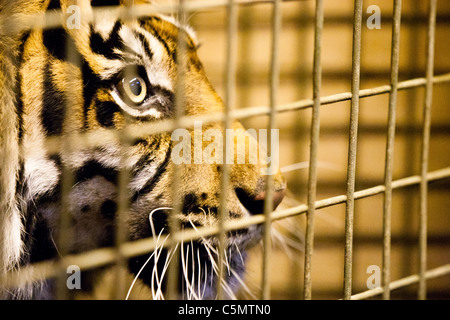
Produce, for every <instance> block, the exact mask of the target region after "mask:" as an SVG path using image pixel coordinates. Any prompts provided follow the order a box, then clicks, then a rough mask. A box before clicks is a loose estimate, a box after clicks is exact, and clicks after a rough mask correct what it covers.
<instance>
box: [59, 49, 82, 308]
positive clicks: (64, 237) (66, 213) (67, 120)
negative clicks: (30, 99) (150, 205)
mask: <svg viewBox="0 0 450 320" xmlns="http://www.w3.org/2000/svg"><path fill="white" fill-rule="evenodd" d="M64 50H65V52H66V55H67V61H66V62H65V70H66V75H65V79H64V81H65V87H66V90H68V88H69V87H70V83H71V81H73V80H72V76H73V75H71V74H70V72H71V67H72V65H75V66H77V67H78V68H79V67H80V65H81V61H80V57H79V56H78V54H77V51H76V48H75V46H74V42H72V41H70V40H68V41H66V45H65V48H64ZM64 103H65V106H64V109H63V110H64V112H63V113H64V114H63V132H62V133H63V134H62V137H61V145H60V148H61V150H60V151H61V154H62V157H63V159H62V161H61V163H62V168H61V207H60V216H59V221H58V229H57V230H58V231H57V232H58V234H57V238H56V243H57V248H58V254H59V255H60V259H59V262H58V267H59V268H60V274H59V276H58V277H57V279H56V298H57V299H58V300H67V299H70V298H71V295H70V292H69V290H68V288H67V283H66V281H67V273H66V268H67V266H66V264H65V262H64V256H66V255H67V254H69V253H70V243H71V240H72V239H73V237H74V236H75V235H74V234H72V232H71V230H72V229H71V225H72V216H71V213H70V192H71V189H72V187H73V185H74V181H75V179H74V175H73V172H72V170H71V168H70V166H71V165H72V164H71V163H70V160H69V159H70V157H71V155H70V154H71V153H73V152H75V151H74V149H73V147H72V146H73V144H74V134H73V131H72V129H71V125H70V124H71V122H72V121H73V119H74V115H75V110H74V108H75V106H76V105H77V101H74V99H73V95H71V94H70V93H69V94H66V95H65V101H64ZM64 158H66V159H64Z"/></svg>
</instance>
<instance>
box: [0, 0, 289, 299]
mask: <svg viewBox="0 0 450 320" xmlns="http://www.w3.org/2000/svg"><path fill="white" fill-rule="evenodd" d="M145 3H146V4H148V1H146V2H145ZM73 5H75V6H76V8H79V10H80V12H81V17H83V16H90V17H92V16H93V11H94V10H95V9H96V7H102V6H105V5H107V6H112V5H114V6H125V5H127V4H126V3H124V2H123V1H114V0H112V1H101V0H92V1H89V0H77V1H74V0H44V1H42V0H17V1H6V0H2V1H1V2H0V15H1V19H2V22H3V23H2V27H1V28H2V29H1V30H0V48H1V50H0V54H1V57H0V66H1V72H0V86H1V106H0V107H1V109H0V121H1V123H0V124H1V128H0V130H1V135H0V144H1V151H0V153H1V159H2V160H1V161H2V166H1V172H0V188H1V190H0V191H1V192H0V194H1V199H0V210H1V211H2V212H1V213H0V226H1V228H0V241H1V247H0V255H1V259H0V270H1V273H2V274H6V273H7V272H10V271H12V270H20V269H21V268H24V267H26V266H30V265H32V264H34V263H38V262H42V261H47V260H52V259H57V258H58V255H59V254H60V252H59V249H58V245H57V241H56V240H55V239H58V237H59V235H60V232H62V231H61V230H60V223H59V222H60V219H61V215H62V210H66V211H67V215H68V216H69V224H68V226H67V227H68V234H70V235H71V237H70V239H69V240H68V241H69V243H68V244H67V250H66V251H67V252H66V253H70V254H77V253H82V252H85V251H87V250H92V249H96V248H105V247H113V246H114V245H115V243H116V240H117V239H116V230H117V228H118V224H119V223H120V224H121V226H122V227H123V228H122V229H124V231H123V232H125V238H126V239H127V241H136V240H140V239H146V238H153V239H157V240H159V241H160V244H161V243H162V242H163V241H166V240H167V239H168V238H169V236H170V233H168V232H169V222H170V217H171V214H174V213H173V206H174V203H175V201H174V197H178V199H179V202H180V210H179V211H180V213H179V214H178V215H177V216H176V217H175V219H176V221H178V222H179V227H180V228H182V229H191V230H192V229H195V230H198V229H199V228H200V227H205V226H217V225H218V223H219V214H220V208H221V199H222V197H223V199H225V201H226V208H227V211H226V214H225V220H226V221H233V220H238V219H243V218H246V217H250V216H253V215H257V214H262V213H263V211H264V202H265V200H266V178H267V175H266V174H264V173H263V170H262V169H263V168H265V167H267V163H262V162H261V161H259V160H258V161H257V162H256V163H249V162H248V161H247V162H245V163H232V164H229V165H228V173H229V183H228V186H227V189H226V190H222V188H221V180H222V175H223V164H221V163H214V162H213V163H209V162H208V163H184V162H181V163H178V164H176V163H174V161H173V157H172V155H173V150H174V146H175V141H174V140H173V137H172V132H170V131H166V132H158V133H152V134H145V135H143V136H140V137H139V138H133V139H132V140H131V141H121V140H120V139H119V140H115V141H107V142H105V144H104V145H95V146H88V145H85V146H83V147H81V148H78V149H76V150H70V149H64V148H61V149H60V150H58V151H57V152H54V151H51V150H49V149H48V144H46V141H47V140H48V139H49V138H61V137H68V136H70V135H71V134H89V133H94V132H95V133H97V134H100V135H101V134H102V132H105V133H106V132H110V131H111V130H114V131H120V130H123V129H124V128H126V127H127V126H130V125H133V126H134V127H137V128H139V126H144V125H148V124H152V123H155V124H157V123H158V122H161V121H164V120H170V119H174V118H175V117H176V115H177V113H176V110H175V109H176V107H177V105H178V104H177V101H176V97H177V93H178V92H179V90H182V91H183V99H182V112H183V114H184V115H185V116H192V117H197V116H204V115H208V114H217V113H221V112H224V109H225V106H224V102H223V100H222V98H221V97H220V96H219V94H218V93H217V92H216V90H215V89H214V88H213V86H212V84H211V83H210V81H209V80H208V77H207V75H206V72H205V70H204V67H203V65H202V62H201V61H200V59H199V56H198V50H199V41H198V39H197V36H196V34H195V32H194V30H193V29H192V27H190V26H189V25H188V24H187V23H186V24H184V23H183V24H182V23H180V22H179V21H177V19H175V18H174V17H173V16H169V15H166V14H159V13H154V14H153V13H152V14H148V15H145V16H142V17H127V18H119V17H115V16H114V15H111V14H108V13H105V14H103V15H102V14H100V13H99V14H97V15H96V18H95V19H87V20H83V19H81V22H80V23H79V25H78V26H76V27H75V28H74V27H73V26H69V25H68V23H66V24H64V23H63V24H62V25H59V26H51V27H48V28H43V27H35V28H28V29H27V28H26V29H24V30H22V29H21V28H19V27H20V25H19V26H17V24H20V23H19V22H14V21H21V20H20V19H21V18H23V17H27V16H30V15H33V14H34V15H36V14H42V13H45V12H61V14H64V13H67V12H68V10H69V9H70V8H71V6H73ZM14 18H17V19H16V20H15V19H14ZM7 22H8V23H9V24H8V23H7ZM14 23H15V24H16V25H14ZM13 27H16V28H17V29H18V30H20V31H18V32H17V33H12V32H11V31H10V30H12V29H10V28H13ZM181 33H182V34H183V35H184V48H183V51H181V52H182V55H183V56H181V55H180V56H179V51H178V50H179V43H180V42H179V38H181V37H179V34H181ZM68 48H69V49H68ZM180 57H181V58H182V59H180ZM180 63H182V65H180ZM180 68H182V70H183V81H182V82H181V83H182V85H181V87H180V86H179V83H178V82H177V79H178V76H179V70H180ZM231 128H232V129H234V130H235V132H236V135H235V137H234V140H233V141H234V142H233V143H237V142H236V141H237V140H239V139H240V138H242V136H243V135H245V138H246V139H255V137H252V136H248V135H246V134H245V130H243V129H244V127H243V125H242V124H241V122H239V121H238V120H233V121H231ZM208 129H216V130H219V131H220V132H225V129H224V128H223V123H222V122H220V121H219V122H210V123H207V124H204V125H203V126H202V131H203V132H205V131H206V130H208ZM238 129H239V130H238ZM186 130H188V132H189V134H191V135H193V134H194V133H193V128H186ZM193 141H194V139H192V143H193ZM256 143H257V146H258V148H262V146H260V144H258V142H256ZM246 152H250V151H249V150H247V149H246ZM64 170H67V171H68V172H69V173H70V174H71V176H72V178H73V181H72V184H71V185H70V188H69V190H68V194H67V204H66V205H63V203H62V193H63V181H62V177H63V171H64ZM124 170H126V172H127V173H128V179H127V180H125V181H126V183H127V184H126V186H125V190H126V198H127V201H128V202H127V203H128V206H127V214H126V218H125V220H124V221H121V220H120V221H119V219H118V218H117V214H118V207H119V181H122V180H120V178H119V175H120V172H122V171H124ZM175 172H176V173H177V175H176V177H177V179H178V180H177V181H176V184H177V187H178V188H177V190H176V193H174V192H173V188H172V185H173V183H174V181H173V180H174V179H175V178H174V177H175ZM272 177H273V179H272V180H273V183H272V185H273V187H272V190H271V191H272V192H271V193H269V194H272V197H273V199H272V203H273V207H272V209H275V208H276V207H277V206H278V205H279V204H280V203H281V201H282V200H283V197H284V195H285V190H286V181H285V179H284V178H283V176H282V174H281V173H280V171H279V170H277V171H276V172H274V173H273V174H272ZM262 234H263V226H262V225H260V224H255V225H251V226H249V227H245V228H242V229H238V230H234V231H229V232H226V234H225V236H226V239H224V243H225V250H224V251H225V259H223V262H224V263H225V261H226V264H227V267H226V268H228V269H229V270H228V272H223V279H222V282H221V284H220V285H221V286H222V287H223V288H224V294H225V297H228V298H230V297H235V294H236V292H238V291H239V290H240V288H241V287H242V278H243V277H244V275H245V270H246V262H247V252H248V250H249V249H250V248H251V247H253V246H255V245H256V244H257V243H259V242H260V241H261V239H262ZM167 241H169V240H167ZM218 246H219V241H218V239H217V236H208V237H203V238H200V239H198V240H193V241H190V242H189V241H187V242H182V243H180V244H179V245H178V247H176V248H175V249H174V250H176V251H173V252H170V251H169V250H168V249H167V246H161V247H160V248H159V250H158V251H157V250H156V249H155V251H154V252H153V253H152V252H151V253H149V254H144V255H140V256H137V257H131V258H129V259H128V258H127V261H126V267H127V269H128V270H129V272H130V274H132V275H133V277H135V278H136V279H138V280H139V281H140V282H142V283H143V284H144V286H147V287H151V286H154V285H155V282H157V284H158V285H159V288H157V290H153V291H156V293H157V296H150V297H148V298H149V299H151V298H164V296H163V295H162V294H161V292H164V290H165V289H166V287H167V282H168V280H167V277H168V276H167V272H166V271H167V265H168V264H170V263H171V261H172V260H171V259H172V258H173V256H174V255H175V254H177V255H182V256H183V257H184V260H183V259H182V260H181V264H180V266H179V271H178V274H179V277H178V278H179V281H178V285H177V295H176V297H177V298H180V299H186V298H198V299H215V298H217V295H218V287H219V281H221V280H220V272H218V269H219V267H220V266H218V261H219V254H218V248H219V247H218ZM156 251H157V252H156ZM157 256H158V257H159V259H156V257H157ZM230 270H231V272H230ZM155 274H156V277H157V278H156V281H155ZM82 275H83V273H82ZM87 278H89V277H84V276H83V277H82V279H87ZM55 287H56V286H55V280H54V279H47V280H42V281H38V280H36V281H34V282H32V283H31V284H30V283H28V284H26V285H23V286H22V287H18V288H6V287H3V288H1V289H0V292H1V294H0V296H1V297H2V298H4V299H54V298H55V297H56V289H55ZM84 287H86V288H89V287H90V286H89V284H87V285H85V284H84V283H83V288H84ZM86 290H89V289H86Z"/></svg>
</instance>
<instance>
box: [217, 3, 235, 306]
mask: <svg viewBox="0 0 450 320" xmlns="http://www.w3.org/2000/svg"><path fill="white" fill-rule="evenodd" d="M237 25H238V11H237V5H236V3H235V2H234V1H233V0H229V1H228V5H227V43H226V66H225V86H226V87H225V99H224V100H225V101H224V104H225V109H224V122H223V126H224V132H226V129H228V128H231V125H232V120H233V119H232V118H231V116H230V111H231V109H232V106H233V104H234V102H235V92H236V34H237ZM225 136H226V135H224V137H225ZM228 144H230V145H228ZM223 148H224V149H223V156H224V163H223V165H222V170H221V173H222V176H221V184H220V210H219V234H218V237H219V248H218V251H219V255H218V259H219V261H218V266H219V277H218V282H217V298H218V299H223V298H224V291H223V287H222V281H223V279H224V270H225V269H224V258H225V256H224V254H225V250H226V238H225V236H226V230H225V220H226V219H227V217H228V204H227V190H228V187H229V179H230V167H229V165H228V164H227V162H226V160H225V159H226V158H227V157H226V155H227V152H234V144H233V141H231V139H230V141H228V139H226V138H224V143H223ZM233 159H234V157H233Z"/></svg>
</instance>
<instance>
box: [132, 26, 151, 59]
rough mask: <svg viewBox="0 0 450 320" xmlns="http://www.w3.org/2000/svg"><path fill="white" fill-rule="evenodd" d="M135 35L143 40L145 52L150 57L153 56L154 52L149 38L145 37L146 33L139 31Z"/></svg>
mask: <svg viewBox="0 0 450 320" xmlns="http://www.w3.org/2000/svg"><path fill="white" fill-rule="evenodd" d="M134 35H135V36H136V37H137V38H138V39H139V41H141V43H142V46H143V47H144V50H145V53H146V54H147V56H148V58H149V59H152V58H153V52H152V50H150V44H149V42H148V39H147V38H146V37H145V35H143V34H142V33H139V32H136V31H135V32H134Z"/></svg>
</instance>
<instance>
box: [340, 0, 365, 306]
mask: <svg viewBox="0 0 450 320" xmlns="http://www.w3.org/2000/svg"><path fill="white" fill-rule="evenodd" d="M362 6H363V1H362V0H356V1H355V3H354V17H353V53H352V102H351V107H350V128H349V129H350V136H349V143H348V145H349V146H348V163H347V202H346V207H345V253H344V255H345V257H344V299H350V297H351V294H352V264H353V217H354V212H355V199H354V195H355V180H356V149H357V142H358V116H359V95H358V94H359V83H360V78H361V25H362Z"/></svg>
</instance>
